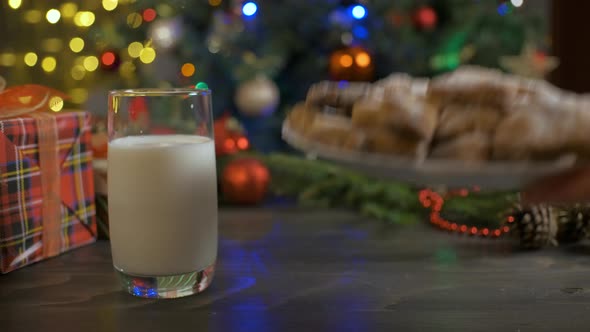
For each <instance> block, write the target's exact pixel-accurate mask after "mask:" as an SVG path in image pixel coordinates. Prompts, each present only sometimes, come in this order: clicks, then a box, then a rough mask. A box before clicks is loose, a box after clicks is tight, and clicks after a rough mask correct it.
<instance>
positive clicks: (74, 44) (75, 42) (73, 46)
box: [70, 37, 84, 53]
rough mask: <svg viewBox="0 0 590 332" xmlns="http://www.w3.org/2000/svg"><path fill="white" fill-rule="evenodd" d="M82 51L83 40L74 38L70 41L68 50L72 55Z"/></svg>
mask: <svg viewBox="0 0 590 332" xmlns="http://www.w3.org/2000/svg"><path fill="white" fill-rule="evenodd" d="M83 49H84V39H82V38H80V37H74V38H72V39H71V40H70V50H72V52H74V53H78V52H81V51H82V50H83Z"/></svg>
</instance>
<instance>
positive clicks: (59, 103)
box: [49, 96, 64, 112]
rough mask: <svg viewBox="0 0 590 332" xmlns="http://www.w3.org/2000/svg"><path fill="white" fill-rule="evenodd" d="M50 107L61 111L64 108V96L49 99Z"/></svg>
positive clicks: (55, 110)
mask: <svg viewBox="0 0 590 332" xmlns="http://www.w3.org/2000/svg"><path fill="white" fill-rule="evenodd" d="M49 108H50V109H51V110H52V111H54V112H59V111H61V110H62V109H63V108H64V100H63V98H62V97H58V96H55V97H51V99H49Z"/></svg>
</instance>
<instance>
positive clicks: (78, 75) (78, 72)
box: [70, 65, 86, 81]
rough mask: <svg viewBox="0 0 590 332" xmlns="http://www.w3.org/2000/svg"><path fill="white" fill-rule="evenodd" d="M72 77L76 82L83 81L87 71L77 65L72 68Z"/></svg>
mask: <svg viewBox="0 0 590 332" xmlns="http://www.w3.org/2000/svg"><path fill="white" fill-rule="evenodd" d="M70 75H72V78H73V79H75V80H76V81H81V80H83V79H84V76H86V69H84V67H83V66H80V65H75V66H74V67H72V70H71V71H70Z"/></svg>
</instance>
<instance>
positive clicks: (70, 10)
mask: <svg viewBox="0 0 590 332" xmlns="http://www.w3.org/2000/svg"><path fill="white" fill-rule="evenodd" d="M59 9H60V12H61V16H63V17H64V18H72V17H74V15H76V12H77V11H78V5H77V4H75V3H73V2H66V3H64V4H62V5H61V6H60V7H59Z"/></svg>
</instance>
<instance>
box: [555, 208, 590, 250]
mask: <svg viewBox="0 0 590 332" xmlns="http://www.w3.org/2000/svg"><path fill="white" fill-rule="evenodd" d="M557 217H558V223H559V231H558V233H557V239H558V240H559V242H560V243H568V242H569V243H571V242H576V241H580V240H582V239H584V238H586V237H588V235H590V204H576V205H575V206H573V207H569V208H559V209H557Z"/></svg>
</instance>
